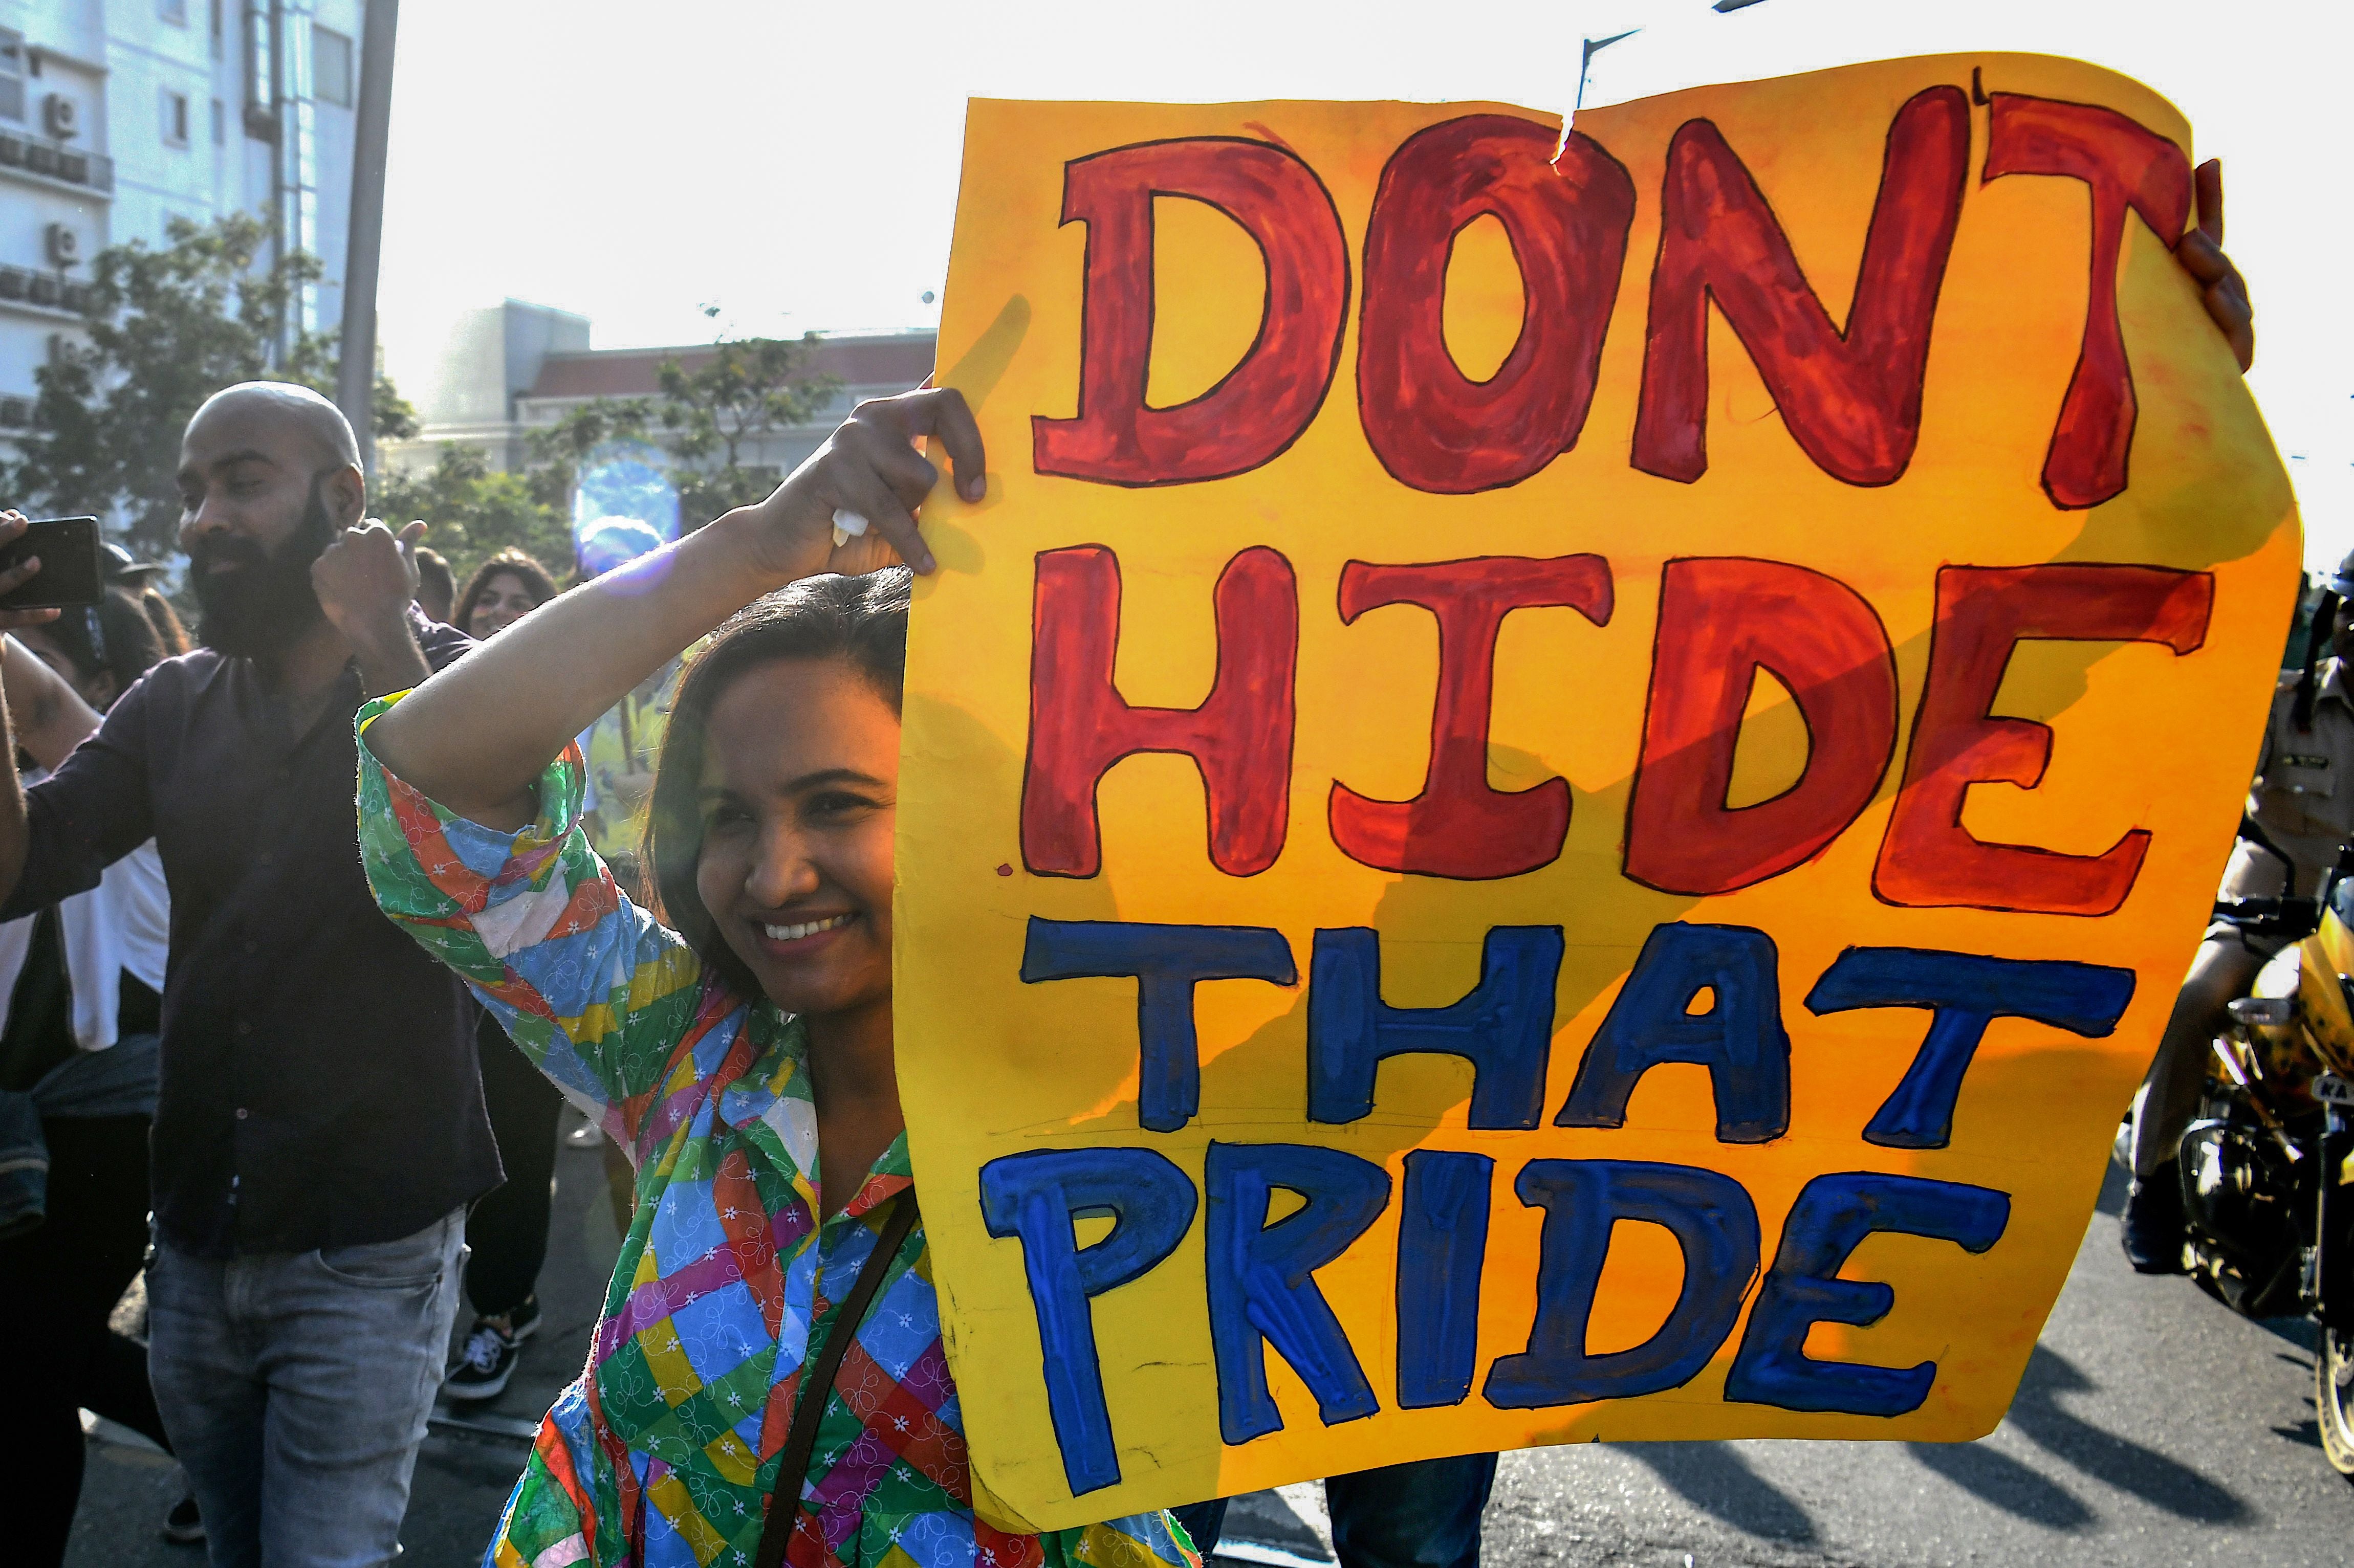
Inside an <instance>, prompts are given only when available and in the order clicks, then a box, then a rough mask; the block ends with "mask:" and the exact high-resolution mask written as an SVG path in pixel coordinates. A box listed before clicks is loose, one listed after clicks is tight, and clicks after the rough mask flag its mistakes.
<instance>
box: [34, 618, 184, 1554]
mask: <svg viewBox="0 0 2354 1568" xmlns="http://www.w3.org/2000/svg"><path fill="white" fill-rule="evenodd" d="M147 598H157V596H155V595H154V590H153V589H133V588H129V587H115V588H108V589H107V590H106V595H105V598H104V599H102V600H101V602H100V603H99V604H97V605H95V606H92V607H90V608H87V609H69V610H66V611H63V612H62V613H61V614H59V615H58V618H57V619H55V620H51V621H50V622H48V624H47V625H42V626H31V627H25V628H23V629H21V630H18V631H17V632H16V633H15V634H14V635H13V636H11V637H9V638H7V639H5V641H0V679H5V684H6V690H7V697H8V701H9V703H10V705H11V706H12V708H13V710H14V711H15V712H16V714H17V715H19V717H18V725H17V737H18V740H19V742H20V743H21V744H22V745H23V747H24V748H25V750H26V751H27V753H29V754H30V755H31V757H32V758H33V760H34V761H35V762H36V763H37V764H38V765H39V766H40V767H42V768H55V767H56V766H57V765H58V763H60V762H62V761H64V760H65V757H66V754H67V753H68V752H69V751H71V750H72V749H73V748H74V747H75V746H76V745H78V744H79V743H80V740H81V739H82V737H83V736H86V735H88V734H89V733H90V731H91V730H93V729H95V728H96V727H97V726H98V721H99V715H100V714H101V712H102V711H104V710H105V709H106V708H108V707H111V706H112V705H113V704H114V702H115V700H116V699H117V698H118V697H120V696H122V694H123V693H124V692H125V691H127V690H129V689H130V687H131V685H132V683H133V682H135V681H137V680H138V679H139V677H140V676H141V675H143V674H144V673H146V671H147V670H148V668H149V667H150V666H152V665H154V664H155V663H157V662H160V661H161V660H163V659H164V657H165V656H166V653H167V649H166V646H165V644H164V640H163V638H162V636H161V635H160V633H159V630H158V626H157V623H156V621H155V620H154V619H153V618H152V617H151V614H150V612H149V609H148V607H147V606H146V605H145V604H144V603H143V599H147ZM157 602H159V603H160V602H161V600H160V599H157ZM164 613H165V615H166V616H169V614H170V610H169V607H168V606H166V607H164ZM167 624H169V625H170V626H172V627H173V628H175V629H176V627H177V626H178V620H177V618H176V617H173V618H171V619H170V620H169V621H168V622H167ZM170 927H171V903H170V899H169V897H168V895H166V894H165V892H164V868H163V864H162V863H161V862H160V861H159V860H158V859H157V857H156V853H155V846H154V842H152V841H151V842H148V843H146V844H143V845H142V846H141V847H140V848H139V849H137V850H134V851H133V853H130V854H129V855H126V856H125V857H124V858H123V859H122V860H120V861H118V862H116V863H114V864H113V865H111V866H110V867H108V868H107V872H106V874H105V876H104V878H103V879H102V880H101V882H100V884H99V885H98V886H96V887H94V888H92V889H91V890H90V891H89V892H88V893H81V894H77V895H74V896H73V897H71V898H69V899H66V900H65V901H63V902H62V903H60V904H56V905H52V906H50V907H48V908H47V909H44V910H41V911H40V912H38V913H37V914H34V915H29V916H25V917H24V918H23V919H20V920H13V921H10V922H8V923H7V924H6V925H5V926H0V1019H5V1022H0V1123H5V1124H7V1127H6V1130H7V1131H9V1132H10V1133H12V1134H13V1135H12V1136H7V1137H5V1138H0V1145H4V1146H5V1147H0V1155H5V1156H6V1158H0V1165H16V1166H18V1167H19V1169H18V1170H17V1171H15V1172H12V1175H11V1180H12V1181H18V1182H20V1184H19V1185H17V1186H15V1187H13V1188H11V1189H10V1190H9V1191H8V1192H7V1193H6V1194H5V1201H0V1233H5V1239H0V1343H5V1344H10V1345H15V1346H17V1347H18V1348H19V1349H20V1350H21V1351H24V1352H25V1353H24V1354H21V1355H20V1356H19V1357H18V1358H17V1361H16V1375H15V1377H14V1378H13V1379H12V1380H11V1393H12V1394H13V1396H14V1397H13V1398H12V1401H11V1404H12V1412H11V1414H10V1417H9V1419H8V1420H7V1421H6V1422H5V1423H0V1475H5V1476H6V1477H7V1478H8V1485H9V1487H10V1489H11V1490H12V1492H13V1494H14V1496H15V1499H16V1502H15V1506H14V1507H12V1508H11V1509H10V1510H9V1520H8V1525H7V1530H8V1535H9V1544H10V1548H11V1551H10V1552H9V1553H8V1554H7V1555H8V1560H9V1561H10V1562H12V1563H27V1564H54V1563H62V1562H63V1561H64V1559H65V1552H66V1542H67V1537H68V1534H69V1531H70V1530H71V1527H72V1524H73V1516H74V1509H75V1505H76V1504H77V1502H78V1501H79V1500H80V1495H81V1482H82V1460H83V1441H82V1432H81V1422H80V1415H79V1411H80V1409H82V1408H88V1409H90V1410H92V1411H95V1412H96V1413H98V1414H101V1415H103V1416H106V1417H107V1418H108V1419H110V1420H112V1421H117V1422H120V1423H121V1424H122V1425H125V1426H128V1427H130V1428H132V1429H133V1431H136V1432H140V1433H142V1434H144V1435H145V1436H148V1437H150V1438H152V1439H154V1442H155V1443H156V1444H157V1445H158V1446H161V1447H164V1448H165V1449H167V1450H168V1449H169V1447H170V1446H171V1445H170V1444H169V1442H168V1441H167V1440H166V1439H165V1437H164V1424H163V1422H162V1420H161V1419H160V1418H159V1417H158V1416H157V1414H156V1413H155V1398H154V1393H152V1392H151V1391H150V1389H149V1387H148V1383H147V1351H146V1347H145V1346H143V1345H142V1344H141V1343H139V1341H137V1340H133V1339H131V1338H129V1337H127V1336H125V1335H122V1334H120V1333H117V1332H115V1331H114V1330H112V1328H111V1326H110V1324H109V1319H110V1317H111V1314H112V1312H113V1310H114V1307H115V1303H116V1302H117V1301H118V1300H120V1299H121V1298H122V1293H123V1290H124V1289H125V1287H128V1286H129V1285H130V1283H131V1280H132V1278H133V1276H135V1275H136V1274H137V1273H138V1272H139V1269H140V1266H141V1263H142V1261H143V1258H144V1257H145V1255H146V1251H147V1210H148V1189H147V1132H148V1125H149V1123H150V1122H151V1121H152V1120H153V1118H154V1111H155V1073H156V1043H157V1033H158V1032H159V1031H160V1030H161V1028H162V1026H163V996H162V992H163V988H164V953H165V949H166V946H167V943H168V940H169V935H170ZM12 1116H13V1118H14V1120H13V1123H11V1122H10V1120H9V1118H11V1117H12ZM44 1154H45V1155H46V1159H47V1162H48V1172H47V1177H46V1180H45V1181H40V1182H39V1183H37V1184H36V1183H34V1182H31V1181H23V1178H24V1177H26V1176H27V1175H29V1174H30V1173H31V1171H32V1169H33V1166H34V1165H37V1162H38V1160H40V1159H41V1158H42V1157H43V1156H44ZM27 1161H31V1162H33V1163H32V1164H30V1165H28V1164H27V1163H26V1162H27ZM165 1532H166V1534H167V1535H168V1536H169V1537H171V1538H172V1539H175V1540H179V1541H196V1540H201V1539H202V1538H203V1537H202V1534H201V1527H200V1526H199V1524H198V1522H197V1520H196V1507H195V1504H194V1503H193V1501H190V1500H186V1499H184V1500H183V1501H182V1502H181V1504H180V1505H179V1506H178V1507H177V1508H175V1509H174V1510H173V1511H172V1516H171V1519H170V1520H168V1521H167V1522H166V1525H165ZM18 1552H21V1553H22V1555H21V1556H20V1555H17V1553H18Z"/></svg>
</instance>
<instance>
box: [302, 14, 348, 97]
mask: <svg viewBox="0 0 2354 1568" xmlns="http://www.w3.org/2000/svg"><path fill="white" fill-rule="evenodd" d="M311 96H313V98H316V99H317V100H318V101H320V102H322V103H333V104H336V105H339V106H340V107H342V108H345V109H349V108H350V107H351V106H352V41H351V40H350V39H349V38H347V37H344V36H343V34H341V33H338V32H335V31H334V30H333V29H332V28H328V27H322V26H316V25H315V24H314V25H313V26H312V28H311Z"/></svg>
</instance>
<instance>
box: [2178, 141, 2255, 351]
mask: <svg viewBox="0 0 2354 1568" xmlns="http://www.w3.org/2000/svg"><path fill="white" fill-rule="evenodd" d="M2193 178H2194V181H2195V184H2196V188H2197V190H2198V193H2199V227H2198V228H2194V229H2192V230H2191V231H2190V233H2188V234H2186V235H2184V236H2183V237H2182V238H2181V239H2180V240H2179V242H2177V244H2176V245H2175V247H2174V254H2175V256H2176V258H2177V259H2178V260H2180V261H2181V263H2182V267H2183V270H2185V271H2187V272H2189V273H2190V276H2191V277H2192V278H2194V279H2196V280H2197V281H2198V282H2199V297H2200V299H2201V300H2203V301H2205V302H2206V304H2207V313H2208V314H2209V315H2211V316H2212V317H2214V318H2215V324H2216V325H2217V326H2219V327H2221V328H2222V329H2223V336H2224V338H2225V340H2226V341H2228V342H2229V343H2230V344H2231V345H2232V355H2233V357H2235V358H2237V359H2238V360H2239V362H2240V368H2241V369H2242V370H2245V369H2247V368H2248V366H2252V365H2253V364H2254V363H2255V362H2256V313H2255V309H2254V307H2253V306H2252V305H2251V304H2250V303H2249V302H2248V284H2247V280H2245V279H2244V278H2242V277H2241V276H2240V270H2239V269H2238V268H2237V267H2234V266H2232V259H2231V258H2230V257H2229V256H2226V255H2224V254H2223V162H2222V160H2221V159H2220V158H2210V159H2208V160H2207V161H2206V162H2205V163H2203V164H2200V165H2199V170H2198V173H2197V175H2194V176H2193Z"/></svg>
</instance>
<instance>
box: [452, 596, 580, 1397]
mask: <svg viewBox="0 0 2354 1568" xmlns="http://www.w3.org/2000/svg"><path fill="white" fill-rule="evenodd" d="M555 597H556V585H555V584H554V583H552V582H550V581H549V580H548V577H547V573H546V571H545V570H544V569H542V567H540V564H539V563H538V562H537V561H535V560H533V559H532V558H531V557H530V556H526V555H525V554H524V553H523V552H522V551H521V550H502V551H500V552H499V553H498V554H497V555H495V556H491V557H490V559H488V560H486V561H484V562H483V563H482V566H481V567H477V568H476V569H475V572H474V575H473V576H472V577H471V578H469V579H468V580H467V583H466V592H465V595H464V597H463V598H462V599H461V600H460V601H459V602H460V603H461V604H462V605H463V606H465V610H466V619H467V620H469V621H470V622H471V623H472V624H471V626H470V628H469V630H472V633H473V635H474V636H476V637H478V638H482V639H488V638H490V637H492V636H493V635H495V634H496V633H498V632H500V631H503V630H505V629H506V628H508V627H509V626H512V625H514V623H515V622H516V621H517V620H522V619H523V618H524V617H525V615H528V614H530V613H531V612H532V611H533V610H535V609H538V608H539V607H540V606H541V605H543V604H545V603H546V602H547V601H548V600H549V599H553V598H555ZM474 1047H475V1052H476V1054H477V1055H478V1056H479V1058H480V1059H481V1062H482V1100H483V1103H484V1104H485V1105H486V1106H488V1107H489V1108H490V1113H491V1133H492V1136H493V1137H494V1138H496V1139H498V1145H499V1164H500V1165H501V1166H502V1167H503V1168H504V1170H505V1171H506V1180H505V1181H503V1182H501V1183H500V1184H499V1185H498V1186H497V1187H495V1188H493V1189H492V1190H491V1191H490V1192H487V1193H485V1194H484V1195H483V1196H482V1198H481V1199H480V1200H479V1201H478V1202H476V1203H475V1204H474V1206H473V1208H472V1211H470V1212H469V1213H467V1215H466V1247H467V1257H466V1299H467V1301H468V1303H469V1304H471V1305H472V1308H474V1321H473V1326H472V1327H471V1328H469V1329H468V1330H466V1338H465V1341H464V1343H463V1345H462V1346H461V1349H460V1351H459V1354H458V1361H457V1364H456V1365H455V1366H453V1367H451V1369H450V1373H449V1376H448V1377H447V1378H445V1379H444V1380H443V1382H442V1384H441V1397H442V1398H444V1399H447V1400H449V1401H451V1403H452V1404H470V1403H473V1402H476V1401H481V1400H486V1399H495V1398H497V1397H498V1396H499V1395H500V1394H502V1393H505V1392H506V1386H507V1383H508V1382H509V1381H510V1380H511V1379H513V1377H514V1370H515V1365H516V1363H517V1362H518V1361H520V1360H521V1359H522V1356H523V1342H524V1341H525V1340H528V1339H530V1338H531V1337H532V1335H534V1334H535V1333H537V1332H538V1331H539V1296H538V1287H539V1271H540V1268H541V1266H543V1265H545V1264H546V1262H547V1224H548V1217H549V1213H550V1211H551V1208H552V1202H553V1197H554V1192H553V1188H554V1184H555V1181H556V1149H557V1123H559V1122H560V1121H561V1120H562V1119H563V1116H564V1097H563V1096H562V1095H560V1094H558V1093H557V1089H556V1086H555V1085H554V1084H551V1083H549V1082H548V1081H547V1076H546V1074H544V1073H542V1072H541V1071H540V1070H539V1069H538V1068H536V1067H535V1066H533V1065H531V1063H530V1062H529V1061H528V1060H526V1059H525V1056H524V1054H523V1053H521V1052H520V1051H517V1050H516V1049H515V1048H514V1045H513V1044H511V1043H510V1042H509V1041H508V1039H507V1032H506V1031H505V1030H504V1028H502V1027H501V1026H500V1024H499V1021H498V1020H497V1019H496V1018H495V1017H493V1015H492V1014H491V1013H489V1012H483V1013H482V1021H481V1022H480V1023H479V1024H478V1025H477V1026H476V1028H475V1031H474ZM589 1130H590V1131H591V1132H592V1133H593V1132H595V1129H594V1128H590V1129H589ZM597 1138H598V1141H599V1142H600V1143H601V1142H604V1141H605V1139H604V1138H603V1136H602V1135H601V1134H598V1135H597Z"/></svg>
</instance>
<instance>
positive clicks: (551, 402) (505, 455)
mask: <svg viewBox="0 0 2354 1568" xmlns="http://www.w3.org/2000/svg"><path fill="white" fill-rule="evenodd" d="M937 335H938V334H935V333H933V332H932V331H930V330H929V329H926V330H923V331H919V332H905V333H874V334H839V335H835V336H830V337H826V338H823V339H822V340H821V341H820V342H819V343H818V344H817V345H816V347H815V348H814V349H813V350H812V351H811V354H810V355H809V358H808V360H807V362H806V367H807V369H808V372H809V374H810V375H811V376H822V377H825V378H827V379H829V380H831V381H832V382H833V383H834V384H835V385H834V389H833V392H832V396H831V397H830V398H829V399H828V400H827V402H826V403H825V405H824V407H822V408H820V409H819V410H818V412H817V413H816V415H815V416H814V417H813V418H811V420H810V422H809V423H807V424H805V425H799V426H795V427H793V428H792V429H783V430H778V431H775V432H772V433H770V434H769V435H768V436H766V437H764V438H762V439H761V440H758V441H756V442H753V443H751V444H750V445H749V446H748V449H747V450H745V451H744V452H742V453H741V454H740V461H743V462H745V463H747V464H764V465H768V466H772V467H775V468H778V469H781V470H786V471H790V470H791V469H793V468H794V467H796V466H798V465H799V464H800V462H801V460H802V459H803V458H806V457H807V456H809V455H810V453H811V452H813V451H815V450H817V447H818V443H819V442H820V441H822V440H824V439H825V435H826V432H827V431H829V430H831V429H832V428H833V427H834V426H835V425H837V424H839V423H840V422H841V420H842V418H843V415H844V414H846V413H848V412H849V411H850V409H851V408H852V406H853V405H854V404H855V403H857V402H858V400H859V399H861V398H864V397H889V396H890V395H892V394H893V393H896V392H905V391H907V389H908V388H909V387H916V386H918V385H920V384H921V383H922V381H923V379H924V377H925V376H928V375H930V374H931V370H932V354H933V347H934V339H935V338H936V336H937ZM711 353H712V350H711V347H710V345H709V344H688V345H684V346H682V347H677V348H609V349H591V348H590V347H589V346H588V317H586V316H581V315H575V314H573V313H571V312H569V311H559V310H555V309H552V308H550V307H548V306H546V305H533V304H526V303H525V302H522V301H520V300H509V301H507V302H505V303H504V304H498V305H492V306H488V307H486V308H484V309H482V310H475V311H467V312H465V313H461V315H460V316H459V317H458V318H457V320H456V321H455V322H454V323H452V324H451V330H450V331H449V333H448V334H447V335H446V336H444V337H443V338H442V340H441V341H440V343H439V344H418V343H387V344H386V345H385V356H386V361H387V366H388V368H389V369H390V370H391V373H392V376H393V379H394V380H395V381H396V382H397V383H398V385H399V387H400V390H401V394H402V396H404V397H408V399H409V401H410V402H412V403H414V404H415V405H416V406H417V412H418V417H419V420H420V422H421V423H422V425H423V427H424V428H423V429H422V430H421V431H420V433H419V436H418V438H417V439H416V440H413V441H403V442H398V443H387V445H386V446H385V448H384V449H383V454H382V461H384V462H386V463H387V464H388V465H392V466H396V467H400V468H417V467H426V466H430V465H431V464H432V462H433V461H434V460H435V458H436V457H437V456H438V455H439V453H440V449H441V447H442V445H443V443H445V442H451V441H454V442H458V443H460V444H461V445H465V446H472V447H477V448H480V449H481V450H482V453H483V455H484V456H485V457H487V458H489V460H490V462H491V466H492V467H493V468H494V469H501V470H505V471H520V470H522V469H523V468H525V466H527V465H528V462H529V458H530V436H531V432H532V431H533V430H534V429H545V428H546V427H547V426H550V425H553V424H554V423H556V421H557V420H558V419H559V418H563V416H564V413H565V411H566V410H567V409H568V408H577V407H578V406H579V405H580V404H583V403H587V402H589V401H592V400H594V399H597V398H600V397H653V396H654V395H655V394H656V393H657V392H659V391H660V390H661V374H662V366H663V363H664V362H665V361H667V360H673V359H674V360H677V361H678V362H679V363H680V364H681V365H682V366H684V367H686V368H687V369H689V370H692V369H694V368H695V366H697V365H699V364H702V363H705V362H707V361H708V360H709V358H710V357H711Z"/></svg>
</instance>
